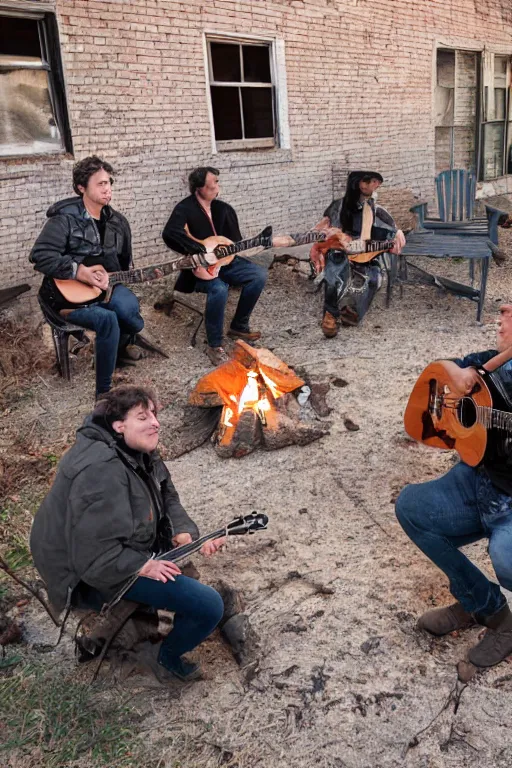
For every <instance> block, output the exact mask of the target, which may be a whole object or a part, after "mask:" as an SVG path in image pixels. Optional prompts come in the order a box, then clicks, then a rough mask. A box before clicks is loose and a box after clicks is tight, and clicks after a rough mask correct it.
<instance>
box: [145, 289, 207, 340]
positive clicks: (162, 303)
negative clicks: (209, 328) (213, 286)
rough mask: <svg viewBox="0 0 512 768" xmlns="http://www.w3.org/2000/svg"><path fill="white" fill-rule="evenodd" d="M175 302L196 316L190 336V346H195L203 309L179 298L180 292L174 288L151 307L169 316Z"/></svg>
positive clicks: (202, 319) (202, 317) (202, 321)
mask: <svg viewBox="0 0 512 768" xmlns="http://www.w3.org/2000/svg"><path fill="white" fill-rule="evenodd" d="M196 295H199V294H196ZM175 304H178V305H179V306H180V307H185V309H189V310H190V311H191V312H193V313H194V314H195V315H197V317H198V320H197V322H196V324H195V325H194V330H193V332H192V336H191V337H190V346H191V347H195V346H196V344H197V334H198V333H199V329H200V328H201V326H202V324H203V323H204V311H203V310H201V309H199V308H198V307H195V306H194V305H193V304H191V303H190V302H188V301H185V299H183V298H181V294H180V293H178V292H177V291H176V290H173V291H172V293H171V294H166V295H164V296H162V298H160V299H159V300H158V301H156V302H155V303H154V305H153V307H154V309H156V310H157V312H165V314H166V315H167V316H170V315H171V312H172V310H173V307H174V305H175Z"/></svg>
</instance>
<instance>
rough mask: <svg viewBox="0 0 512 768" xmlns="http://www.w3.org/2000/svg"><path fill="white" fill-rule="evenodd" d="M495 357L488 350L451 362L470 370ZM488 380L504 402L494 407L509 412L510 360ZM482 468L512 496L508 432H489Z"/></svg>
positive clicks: (511, 452)
mask: <svg viewBox="0 0 512 768" xmlns="http://www.w3.org/2000/svg"><path fill="white" fill-rule="evenodd" d="M497 354H498V350H497V349H489V350H486V351H485V352H473V353H472V354H470V355H466V357H463V358H455V359H454V361H453V362H454V363H457V365H458V366H460V367H461V368H469V367H473V368H477V369H478V368H481V367H482V366H483V365H484V363H487V362H488V361H489V360H490V359H491V358H493V357H494V356H495V355H497ZM490 379H491V384H492V385H493V387H494V388H495V389H496V390H497V393H498V395H499V396H500V397H501V399H502V400H503V401H504V402H503V403H501V404H497V405H494V404H493V405H494V407H498V409H499V408H503V409H504V410H507V411H509V410H510V405H509V403H510V402H512V361H511V360H509V361H508V362H506V363H504V364H503V365H501V366H500V367H499V368H497V369H496V371H494V373H492V374H490ZM493 397H494V395H493ZM483 466H484V467H485V469H486V471H487V474H488V475H489V477H490V478H491V482H492V483H493V485H495V486H496V488H498V489H499V490H500V491H502V493H506V494H508V495H509V496H512V439H511V436H510V433H508V432H505V431H501V430H496V429H489V431H488V443H487V451H486V454H485V457H484V460H483Z"/></svg>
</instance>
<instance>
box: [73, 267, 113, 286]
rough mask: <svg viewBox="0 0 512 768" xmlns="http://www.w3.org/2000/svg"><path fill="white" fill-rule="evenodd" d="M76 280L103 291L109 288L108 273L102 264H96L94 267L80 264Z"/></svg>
mask: <svg viewBox="0 0 512 768" xmlns="http://www.w3.org/2000/svg"><path fill="white" fill-rule="evenodd" d="M76 279H77V280H79V281H80V282H81V283H85V284H86V285H92V286H93V287H94V288H100V289H101V290H102V291H106V290H107V288H108V272H107V271H106V270H105V269H104V268H103V267H102V266H101V265H100V264H96V265H94V266H93V267H85V266H84V265H83V264H79V265H78V269H77V271H76Z"/></svg>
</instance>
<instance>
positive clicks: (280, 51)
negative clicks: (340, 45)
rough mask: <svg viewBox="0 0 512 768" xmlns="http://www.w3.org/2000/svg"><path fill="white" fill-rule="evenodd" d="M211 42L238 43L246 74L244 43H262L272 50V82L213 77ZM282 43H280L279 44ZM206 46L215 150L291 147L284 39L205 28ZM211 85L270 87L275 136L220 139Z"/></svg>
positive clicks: (207, 90) (204, 39)
mask: <svg viewBox="0 0 512 768" xmlns="http://www.w3.org/2000/svg"><path fill="white" fill-rule="evenodd" d="M211 43H228V44H231V45H238V49H239V52H240V53H239V55H240V67H241V76H242V77H243V52H242V46H243V45H260V46H261V45H263V46H265V47H267V48H268V50H269V65H270V83H253V82H244V81H243V80H241V81H240V82H234V81H233V82H228V81H221V80H214V79H213V66H212V56H211V45H210V44H211ZM280 43H281V45H279V44H280ZM203 49H204V63H205V80H206V93H207V105H208V114H209V118H210V125H211V138H212V152H213V153H214V154H216V153H217V152H229V151H236V150H242V151H243V150H251V149H270V150H276V149H288V148H289V138H288V124H287V123H288V110H287V100H286V82H285V81H286V75H285V71H284V48H283V44H282V41H280V40H277V39H276V38H273V37H270V36H264V35H261V36H260V35H243V34H236V33H232V34H231V33H226V34H221V33H219V32H208V31H205V32H204V34H203ZM212 86H221V87H222V86H227V87H238V88H239V89H241V88H245V87H254V88H261V87H264V88H270V89H271V93H272V119H273V124H274V135H273V136H272V137H268V138H267V137H265V138H256V139H248V138H241V139H231V140H217V138H216V136H215V122H214V118H213V104H212V93H211V88H212ZM239 93H240V117H241V123H242V131H243V130H244V122H243V108H242V101H241V90H239Z"/></svg>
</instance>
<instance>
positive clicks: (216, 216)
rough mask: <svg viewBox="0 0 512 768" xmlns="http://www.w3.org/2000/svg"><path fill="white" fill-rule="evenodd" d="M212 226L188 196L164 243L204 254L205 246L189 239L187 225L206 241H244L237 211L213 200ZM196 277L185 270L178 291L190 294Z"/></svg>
mask: <svg viewBox="0 0 512 768" xmlns="http://www.w3.org/2000/svg"><path fill="white" fill-rule="evenodd" d="M211 212H212V219H213V226H214V227H215V230H214V229H213V228H212V224H211V221H210V219H209V218H208V215H207V214H206V213H205V211H204V209H203V208H202V207H201V205H200V204H199V202H198V200H197V198H196V196H195V195H189V196H188V197H186V198H185V199H184V200H182V201H181V202H180V203H178V205H177V206H176V207H175V208H174V210H173V212H172V213H171V215H170V217H169V220H168V221H167V224H166V225H165V227H164V231H163V232H162V237H163V239H164V243H165V244H166V246H167V247H168V248H172V249H173V251H177V252H178V253H184V254H187V253H203V252H204V250H205V249H204V247H203V246H202V245H201V243H197V242H196V241H195V240H192V239H191V238H190V237H187V234H186V231H185V225H186V226H187V227H188V231H189V232H190V234H191V235H192V236H193V237H196V238H197V239H198V240H205V239H206V238H207V237H211V236H212V235H215V234H217V235H223V236H224V237H229V239H230V240H233V242H235V243H236V242H237V241H239V240H241V239H242V235H241V234H240V227H239V225H238V218H237V215H236V212H235V209H234V208H232V207H231V205H229V204H228V203H225V202H224V201H223V200H213V201H212V204H211ZM195 280H196V278H195V276H194V275H193V274H192V272H191V271H190V270H183V271H182V272H181V274H180V276H179V277H178V280H177V281H176V290H177V291H182V292H183V293H191V292H192V291H193V290H194V285H195Z"/></svg>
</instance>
